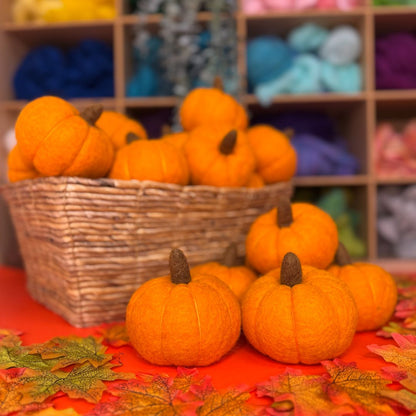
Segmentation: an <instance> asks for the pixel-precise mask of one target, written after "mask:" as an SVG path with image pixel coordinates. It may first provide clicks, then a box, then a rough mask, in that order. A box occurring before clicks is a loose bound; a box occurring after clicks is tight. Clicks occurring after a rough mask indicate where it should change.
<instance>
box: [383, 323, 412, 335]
mask: <svg viewBox="0 0 416 416" xmlns="http://www.w3.org/2000/svg"><path fill="white" fill-rule="evenodd" d="M393 334H402V335H416V328H407V327H405V326H403V324H401V323H398V322H388V323H387V325H385V326H383V327H382V328H381V329H380V330H379V331H377V332H376V335H378V336H380V337H384V338H392V335H393Z"/></svg>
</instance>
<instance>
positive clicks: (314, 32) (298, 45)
mask: <svg viewBox="0 0 416 416" xmlns="http://www.w3.org/2000/svg"><path fill="white" fill-rule="evenodd" d="M328 33H329V31H328V29H326V28H324V27H322V26H319V25H317V24H315V23H305V24H303V25H301V26H298V27H296V28H294V29H293V30H292V31H291V32H290V33H289V36H288V40H287V41H288V44H289V45H290V46H291V47H292V48H293V49H294V50H296V51H298V52H315V51H317V50H318V49H319V48H320V47H321V45H322V44H323V43H324V42H325V41H326V39H327V37H328Z"/></svg>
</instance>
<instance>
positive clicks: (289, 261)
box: [280, 252, 302, 287]
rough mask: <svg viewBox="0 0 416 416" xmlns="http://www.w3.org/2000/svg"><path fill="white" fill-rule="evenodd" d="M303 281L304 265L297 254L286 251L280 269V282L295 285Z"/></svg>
mask: <svg viewBox="0 0 416 416" xmlns="http://www.w3.org/2000/svg"><path fill="white" fill-rule="evenodd" d="M300 283H302V266H301V265H300V261H299V259H298V257H297V256H296V254H294V253H291V252H289V253H286V254H285V256H284V257H283V261H282V267H281V269H280V284H282V285H286V286H290V287H293V286H295V285H298V284H300Z"/></svg>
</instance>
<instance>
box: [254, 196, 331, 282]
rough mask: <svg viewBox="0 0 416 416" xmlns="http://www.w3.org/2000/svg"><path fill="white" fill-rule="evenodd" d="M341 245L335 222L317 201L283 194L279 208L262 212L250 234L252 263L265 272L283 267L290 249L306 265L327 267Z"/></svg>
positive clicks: (256, 268) (259, 270) (258, 269)
mask: <svg viewBox="0 0 416 416" xmlns="http://www.w3.org/2000/svg"><path fill="white" fill-rule="evenodd" d="M337 247H338V230H337V226H336V223H335V221H334V220H333V219H332V218H331V217H330V216H329V215H328V214H327V213H326V212H325V211H323V210H321V209H320V208H318V207H316V206H315V205H313V204H310V203H306V202H297V203H293V204H291V203H290V201H289V199H287V198H285V197H283V196H282V197H281V198H280V199H279V202H278V205H277V208H273V209H272V210H270V211H268V212H266V213H265V214H262V215H260V216H259V217H258V218H256V219H255V221H254V222H253V223H252V224H251V226H250V229H249V231H248V233H247V237H246V259H247V262H248V264H249V265H250V266H251V267H253V268H254V269H255V270H257V271H258V272H260V273H262V274H264V273H267V272H268V271H270V270H272V269H275V268H276V267H280V265H281V263H282V260H283V257H284V255H285V254H286V253H287V252H293V253H295V254H296V255H297V256H298V257H299V259H300V261H301V263H302V264H307V265H309V266H314V267H317V268H319V269H326V268H327V267H328V266H329V265H330V263H331V262H332V260H333V258H334V255H335V252H336V250H337Z"/></svg>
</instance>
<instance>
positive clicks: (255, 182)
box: [244, 172, 265, 188]
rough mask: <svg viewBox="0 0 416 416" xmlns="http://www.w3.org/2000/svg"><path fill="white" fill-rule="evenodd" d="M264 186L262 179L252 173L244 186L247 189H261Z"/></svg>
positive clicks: (255, 173)
mask: <svg viewBox="0 0 416 416" xmlns="http://www.w3.org/2000/svg"><path fill="white" fill-rule="evenodd" d="M264 185H265V183H264V180H263V178H262V177H261V176H260V175H259V174H258V173H257V172H253V174H252V175H251V176H250V178H249V179H248V182H247V183H246V184H245V185H244V186H246V187H247V188H263V186H264Z"/></svg>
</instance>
